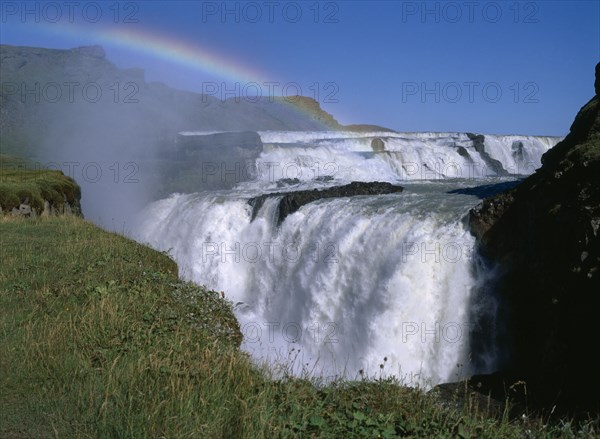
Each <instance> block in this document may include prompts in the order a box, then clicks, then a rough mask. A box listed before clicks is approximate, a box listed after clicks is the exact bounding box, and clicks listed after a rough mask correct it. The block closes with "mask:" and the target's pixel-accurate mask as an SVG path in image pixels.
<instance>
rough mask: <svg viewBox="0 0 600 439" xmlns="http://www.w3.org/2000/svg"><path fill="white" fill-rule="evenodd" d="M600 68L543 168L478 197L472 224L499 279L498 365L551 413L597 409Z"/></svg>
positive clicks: (495, 290) (494, 290) (494, 283)
mask: <svg viewBox="0 0 600 439" xmlns="http://www.w3.org/2000/svg"><path fill="white" fill-rule="evenodd" d="M599 96H600V64H598V65H597V66H596V82H595V96H594V97H593V98H592V99H591V100H590V101H589V102H588V103H586V104H585V105H584V106H583V108H582V109H581V110H580V111H579V113H578V114H577V116H576V118H575V120H574V122H573V124H572V125H571V130H570V133H569V134H568V136H567V137H566V138H565V139H564V140H563V141H562V142H560V143H559V144H557V145H556V146H555V147H554V148H553V149H551V150H550V151H548V152H547V153H546V154H545V155H544V156H543V158H542V163H543V166H542V167H541V169H539V170H538V171H537V172H536V173H535V174H533V175H532V176H530V177H529V178H527V179H526V180H525V181H524V182H523V183H522V184H520V185H518V186H517V187H516V188H514V189H512V190H510V191H507V192H504V193H501V194H499V195H496V196H494V197H491V198H488V199H486V200H484V202H483V203H482V204H481V205H480V206H478V207H477V208H475V209H473V210H472V211H471V216H470V224H471V229H472V231H473V232H474V234H475V235H476V236H477V237H478V239H479V243H480V249H481V252H482V253H483V255H484V256H485V257H486V258H487V260H488V263H489V264H491V265H492V267H495V270H496V276H495V278H493V279H491V280H490V281H489V282H490V284H489V288H490V291H491V292H490V294H493V295H494V296H495V297H497V299H498V301H499V315H498V319H499V326H498V328H497V329H496V340H495V343H496V344H497V345H498V347H499V352H500V355H501V360H502V363H501V366H502V367H501V369H502V371H503V372H504V373H507V374H510V375H512V376H514V377H517V378H519V379H523V380H525V381H526V382H527V386H528V391H529V398H530V401H537V403H538V404H541V405H542V406H544V407H546V408H548V409H551V408H552V407H553V406H554V405H555V404H558V405H559V407H563V408H567V409H569V410H576V409H592V410H597V409H598V402H599V401H600V398H599V397H598V395H599V394H600V377H599V376H598V371H597V365H596V361H595V356H594V355H595V348H594V346H597V341H596V339H595V334H596V333H597V328H596V321H597V320H596V319H597V312H598V309H599V308H600V270H599V269H600V231H599V226H600V97H599Z"/></svg>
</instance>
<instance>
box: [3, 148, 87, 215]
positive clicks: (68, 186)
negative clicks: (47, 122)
mask: <svg viewBox="0 0 600 439" xmlns="http://www.w3.org/2000/svg"><path fill="white" fill-rule="evenodd" d="M80 198H81V191H80V188H79V186H78V185H77V183H75V181H74V180H73V179H72V178H70V177H67V176H65V175H64V174H63V173H62V172H61V171H56V170H49V169H39V168H37V169H36V168H35V167H34V166H33V165H31V164H30V163H28V162H27V161H25V160H22V159H19V158H16V157H13V156H8V155H4V154H0V206H1V207H2V210H3V211H10V210H11V209H12V208H13V207H18V206H19V205H20V204H21V203H24V202H26V201H27V204H29V205H30V206H31V207H32V208H34V209H36V210H37V211H38V213H41V211H42V210H43V209H44V200H46V201H48V202H49V203H50V205H51V206H53V207H55V208H57V209H59V210H60V209H61V208H62V207H63V205H64V203H65V201H66V202H67V203H69V204H70V205H71V206H74V205H78V203H79V199H80Z"/></svg>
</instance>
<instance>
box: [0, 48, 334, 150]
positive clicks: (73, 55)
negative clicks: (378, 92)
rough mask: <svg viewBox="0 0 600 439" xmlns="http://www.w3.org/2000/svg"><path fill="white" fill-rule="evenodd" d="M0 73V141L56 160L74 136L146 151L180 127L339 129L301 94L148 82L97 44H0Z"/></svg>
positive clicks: (93, 143)
mask: <svg viewBox="0 0 600 439" xmlns="http://www.w3.org/2000/svg"><path fill="white" fill-rule="evenodd" d="M0 74H1V78H2V87H1V89H0V103H1V104H2V105H1V108H2V109H1V110H0V130H1V132H2V140H1V141H0V147H1V148H2V151H3V152H4V153H13V154H20V155H25V156H29V157H32V156H33V157H35V158H42V159H54V158H56V156H57V154H56V153H57V152H63V151H65V147H67V150H68V149H69V148H68V145H65V143H73V142H75V143H76V144H77V145H76V146H75V149H77V150H80V149H81V144H82V143H86V144H87V148H90V147H95V146H98V147H105V145H106V144H107V142H110V143H111V144H112V145H113V146H114V147H115V148H117V149H118V150H119V151H123V150H135V149H136V146H137V145H138V144H139V143H143V144H144V146H143V150H144V151H146V152H148V151H149V150H153V149H154V148H161V147H163V146H164V144H165V143H167V144H170V143H172V142H174V141H175V138H176V134H177V133H178V132H180V131H194V130H216V131H245V130H254V131H256V130H328V129H340V128H341V126H340V125H339V124H338V122H337V121H336V120H335V119H334V118H333V116H331V115H330V114H328V113H327V112H325V111H323V110H322V109H321V107H320V105H319V103H318V102H316V101H314V100H313V99H311V98H307V97H301V96H299V97H289V98H287V99H286V100H284V99H282V98H276V99H274V100H272V101H273V102H270V100H269V99H267V98H263V99H261V100H260V101H259V102H256V103H254V102H250V101H249V100H248V99H243V98H242V99H238V102H236V100H235V98H230V99H228V100H225V101H222V100H219V99H216V98H214V97H212V96H208V95H201V94H197V93H192V92H187V91H181V90H177V89H174V88H171V87H169V86H166V85H164V84H161V83H147V82H146V81H145V80H144V72H143V70H141V69H126V70H123V69H119V68H117V67H116V66H115V65H114V64H112V63H111V62H110V61H108V60H107V59H106V57H105V53H104V50H103V49H102V47H100V46H92V47H80V48H76V49H70V50H57V49H43V48H34V47H15V46H8V45H0ZM89 142H91V143H89ZM98 142H99V143H98Z"/></svg>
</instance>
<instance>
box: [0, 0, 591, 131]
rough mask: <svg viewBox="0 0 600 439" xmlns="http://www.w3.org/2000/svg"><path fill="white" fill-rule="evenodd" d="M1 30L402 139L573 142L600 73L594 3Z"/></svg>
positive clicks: (142, 11) (71, 15) (34, 7)
mask: <svg viewBox="0 0 600 439" xmlns="http://www.w3.org/2000/svg"><path fill="white" fill-rule="evenodd" d="M0 24H1V34H0V38H1V41H2V43H3V44H13V45H26V46H39V47H50V48H71V47H77V46H81V45H90V44H100V45H102V46H103V47H104V48H105V50H106V52H107V57H108V58H109V59H110V60H111V61H113V62H114V63H115V64H117V65H118V66H119V67H141V68H143V69H144V70H145V72H146V79H147V80H149V81H161V82H164V83H166V84H169V85H171V86H173V87H177V88H181V89H186V90H194V91H202V90H204V91H206V92H210V93H211V94H213V95H215V96H217V97H220V96H221V93H223V94H227V93H226V92H228V91H229V92H228V94H227V95H228V96H232V95H237V96H238V97H239V98H241V99H248V98H250V99H251V98H252V96H253V95H255V94H256V93H260V94H262V95H263V96H268V95H270V94H284V95H293V94H295V93H296V91H297V90H301V91H302V94H304V95H307V96H312V97H315V98H317V100H319V102H320V103H321V105H322V106H323V108H325V109H326V110H327V111H329V112H331V113H333V114H334V116H335V117H336V118H337V119H338V120H339V121H340V122H342V123H346V124H347V123H371V124H378V125H383V126H387V127H390V128H394V129H397V130H402V131H474V132H481V133H507V134H508V133H513V134H546V135H564V134H566V133H567V132H568V128H569V126H570V124H571V122H572V120H573V118H574V116H575V113H576V112H577V110H578V109H579V108H580V107H581V106H582V105H583V104H584V103H585V102H586V101H587V100H588V99H590V98H591V97H592V95H593V82H594V66H595V64H596V63H597V62H598V61H599V60H600V2H598V1H564V2H563V1H537V2H531V1H524V2H516V1H482V2H479V1H456V2H453V1H442V2H421V1H416V2H412V1H396V2H392V1H389V2H380V1H370V2H362V1H338V2H313V1H308V2H294V1H280V0H277V1H264V2H263V1H257V2H228V3H224V2H221V1H217V2H199V1H185V2H173V1H171V2H161V1H152V2H139V1H132V2H129V1H124V2H119V3H117V2H113V1H108V2H93V1H92V2H88V1H85V0H84V1H78V2H63V1H56V2H28V3H27V2H25V3H24V2H20V1H19V2H11V1H3V2H2V4H1V17H0ZM273 82H276V83H278V84H279V85H274V84H272V85H269V84H268V83H273ZM223 83H224V84H225V85H224V84H223ZM236 83H237V84H239V85H237V86H236ZM257 85H258V87H257ZM236 87H237V88H236Z"/></svg>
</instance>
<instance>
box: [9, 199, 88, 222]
mask: <svg viewBox="0 0 600 439" xmlns="http://www.w3.org/2000/svg"><path fill="white" fill-rule="evenodd" d="M1 215H10V216H16V217H23V218H35V217H37V216H42V217H45V216H59V215H75V216H79V217H83V214H82V213H81V205H80V201H79V200H77V201H76V202H74V203H69V202H68V201H67V200H66V197H65V201H64V203H62V204H59V205H55V204H51V203H50V201H48V200H44V201H43V208H42V209H37V208H35V207H33V206H32V205H31V204H30V203H29V200H28V199H25V200H24V202H23V203H20V204H19V206H17V207H13V208H12V209H10V210H9V209H6V211H4V209H2V206H0V216H1Z"/></svg>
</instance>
